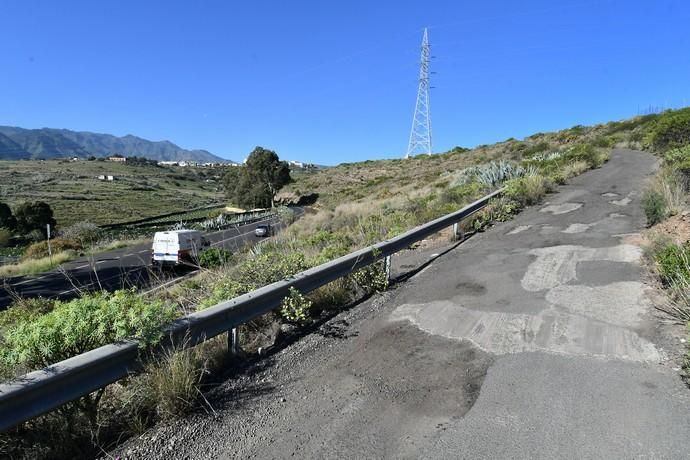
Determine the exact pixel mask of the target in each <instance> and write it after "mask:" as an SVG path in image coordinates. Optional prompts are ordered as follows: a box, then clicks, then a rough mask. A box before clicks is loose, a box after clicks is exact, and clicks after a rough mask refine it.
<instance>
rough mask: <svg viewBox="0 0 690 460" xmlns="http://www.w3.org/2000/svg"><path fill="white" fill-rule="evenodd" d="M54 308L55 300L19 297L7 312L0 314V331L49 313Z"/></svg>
mask: <svg viewBox="0 0 690 460" xmlns="http://www.w3.org/2000/svg"><path fill="white" fill-rule="evenodd" d="M54 306H55V300H51V299H45V298H43V297H19V298H18V299H17V300H15V301H14V302H12V304H11V305H10V306H9V307H8V308H7V310H5V311H2V312H0V329H2V328H5V327H8V326H11V325H13V324H16V323H19V322H26V321H30V320H32V319H34V318H36V317H37V316H40V315H43V314H46V313H49V312H50V311H51V310H52V309H53V307H54Z"/></svg>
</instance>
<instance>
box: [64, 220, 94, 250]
mask: <svg viewBox="0 0 690 460" xmlns="http://www.w3.org/2000/svg"><path fill="white" fill-rule="evenodd" d="M102 235H103V231H102V230H101V229H100V228H99V227H98V226H97V225H96V224H93V223H91V222H77V223H76V224H73V225H71V226H69V227H67V228H66V229H64V230H62V231H61V232H60V236H61V237H62V238H64V239H65V240H71V241H78V242H79V243H81V244H82V245H84V246H90V245H93V244H95V243H96V242H97V241H98V240H99V239H100V238H101V237H102Z"/></svg>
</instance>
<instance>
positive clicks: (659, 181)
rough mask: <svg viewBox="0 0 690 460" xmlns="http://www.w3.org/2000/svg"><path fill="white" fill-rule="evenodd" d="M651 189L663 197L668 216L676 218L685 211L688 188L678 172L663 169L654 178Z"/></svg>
mask: <svg viewBox="0 0 690 460" xmlns="http://www.w3.org/2000/svg"><path fill="white" fill-rule="evenodd" d="M650 187H651V189H652V190H654V191H656V192H658V193H659V194H660V195H661V196H662V197H663V199H664V203H665V205H666V212H667V214H668V215H671V216H674V215H676V214H679V213H680V212H682V211H683V209H684V207H685V188H686V187H685V185H684V184H683V180H682V179H681V177H680V176H679V174H678V173H677V172H675V171H673V170H672V169H669V168H663V169H661V170H660V171H659V172H658V173H657V174H656V175H655V176H654V179H653V180H652V183H651V186H650Z"/></svg>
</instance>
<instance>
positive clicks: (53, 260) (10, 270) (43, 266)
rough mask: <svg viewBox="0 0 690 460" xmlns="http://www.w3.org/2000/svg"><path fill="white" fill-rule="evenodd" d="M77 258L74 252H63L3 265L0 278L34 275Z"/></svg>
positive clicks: (77, 255)
mask: <svg viewBox="0 0 690 460" xmlns="http://www.w3.org/2000/svg"><path fill="white" fill-rule="evenodd" d="M77 257H79V254H78V253H76V252H75V251H63V252H59V253H57V254H53V257H43V258H40V259H28V260H24V261H22V262H19V263H16V264H11V265H3V266H1V267H0V277H1V278H7V277H11V276H22V275H35V274H37V273H43V272H47V271H49V270H52V269H53V268H55V267H57V266H58V265H61V264H64V263H65V262H69V261H70V260H74V259H76V258H77Z"/></svg>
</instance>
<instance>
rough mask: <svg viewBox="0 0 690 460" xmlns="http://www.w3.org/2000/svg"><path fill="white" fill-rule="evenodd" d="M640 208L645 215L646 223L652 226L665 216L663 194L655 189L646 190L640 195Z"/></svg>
mask: <svg viewBox="0 0 690 460" xmlns="http://www.w3.org/2000/svg"><path fill="white" fill-rule="evenodd" d="M642 208H643V209H644V214H645V216H647V225H649V226H652V225H654V224H657V223H659V222H661V221H662V220H664V219H665V218H666V215H667V213H666V203H665V201H664V196H663V195H662V194H661V193H659V192H657V191H656V190H647V191H645V193H644V195H643V196H642Z"/></svg>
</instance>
